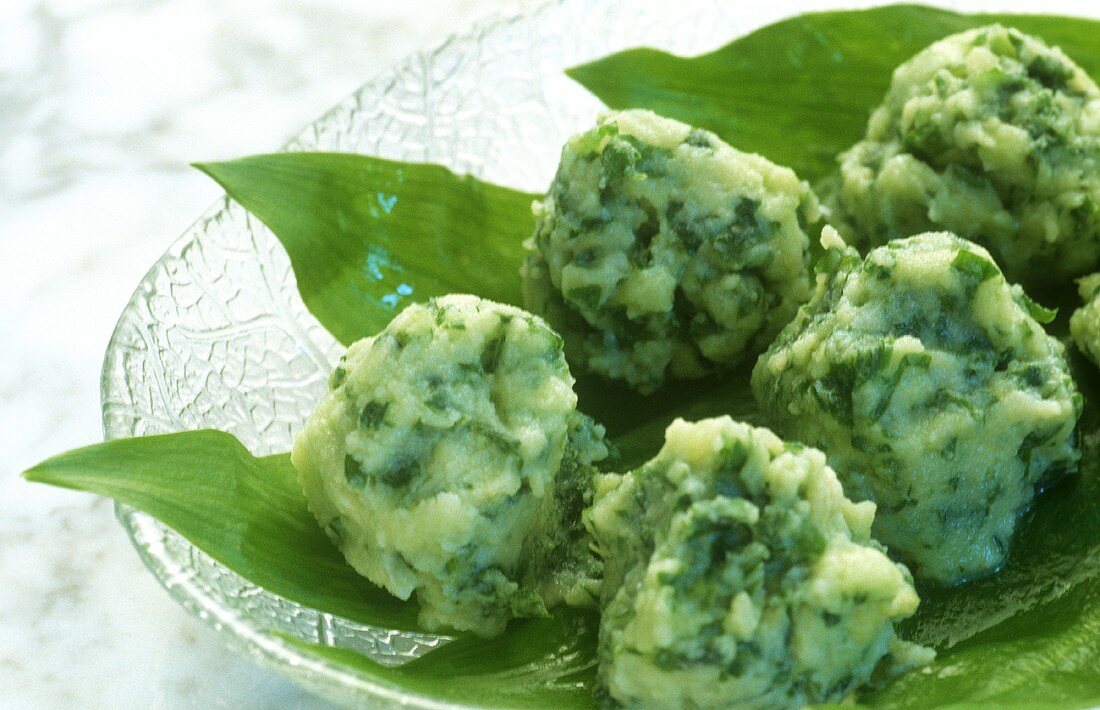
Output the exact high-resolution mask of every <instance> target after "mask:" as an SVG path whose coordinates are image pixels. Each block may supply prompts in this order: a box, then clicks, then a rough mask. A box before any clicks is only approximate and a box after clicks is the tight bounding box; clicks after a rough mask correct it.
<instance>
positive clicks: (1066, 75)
mask: <svg viewBox="0 0 1100 710" xmlns="http://www.w3.org/2000/svg"><path fill="white" fill-rule="evenodd" d="M835 202H836V206H837V208H838V209H837V215H838V217H839V219H838V222H837V226H838V227H839V228H840V229H841V231H842V233H843V234H842V236H843V237H844V238H845V239H848V240H849V241H853V240H855V241H856V242H863V243H869V244H871V245H876V244H883V243H885V242H886V241H888V240H890V239H894V238H898V237H908V236H911V235H913V234H917V233H918V232H923V231H933V230H940V229H943V230H948V231H952V232H954V233H956V234H958V235H960V236H962V237H966V238H968V239H972V240H974V241H977V242H979V243H981V244H983V245H985V246H986V247H987V248H988V249H989V251H990V252H991V253H992V254H993V256H994V257H996V259H997V261H998V263H1000V264H1001V265H1002V266H1003V267H1004V271H1005V273H1006V274H1007V275H1008V276H1009V278H1010V279H1012V280H1013V281H1019V282H1022V283H1024V284H1026V285H1028V286H1039V285H1045V284H1047V283H1049V282H1050V280H1052V279H1054V280H1061V281H1066V280H1068V279H1070V278H1072V277H1075V276H1080V275H1082V274H1086V273H1088V272H1090V271H1095V270H1096V269H1097V267H1100V89H1097V86H1096V84H1095V83H1094V82H1093V80H1092V79H1091V78H1089V77H1088V75H1086V74H1085V72H1084V71H1082V69H1081V68H1080V67H1078V66H1077V65H1076V64H1074V63H1073V61H1072V60H1070V59H1069V58H1068V57H1067V56H1066V55H1065V54H1063V53H1062V51H1061V50H1059V49H1057V48H1051V47H1048V46H1047V45H1045V44H1043V42H1042V41H1040V40H1038V39H1036V38H1034V37H1031V36H1028V35H1025V34H1023V33H1021V32H1019V31H1017V30H1014V29H1010V28H1005V27H1002V26H1000V25H992V26H989V27H981V28H978V29H974V30H970V31H968V32H963V33H960V34H957V35H952V36H950V37H947V38H946V39H943V40H941V41H939V42H936V43H935V44H933V45H931V46H930V47H928V48H927V49H925V50H923V51H921V52H920V53H918V54H917V55H916V56H914V57H913V58H912V59H910V60H909V61H907V62H905V63H904V64H902V65H901V66H899V67H898V68H897V70H895V72H894V76H893V81H892V82H891V85H890V89H889V91H888V92H887V94H886V97H885V99H884V101H883V104H882V106H880V107H879V108H877V109H876V110H875V111H874V113H873V114H872V115H871V119H870V122H869V123H868V126H867V135H866V138H865V139H864V140H863V141H861V142H860V143H857V144H856V145H855V146H854V147H852V149H851V150H849V151H848V152H846V153H844V154H843V155H842V156H841V165H840V185H839V190H838V193H837V194H836V196H835Z"/></svg>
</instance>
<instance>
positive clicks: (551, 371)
mask: <svg viewBox="0 0 1100 710" xmlns="http://www.w3.org/2000/svg"><path fill="white" fill-rule="evenodd" d="M572 385H573V378H572V377H571V376H570V374H569V369H568V367H567V365H566V363H565V358H564V355H563V353H562V344H561V339H560V337H559V336H558V335H557V334H556V333H554V332H553V331H552V330H550V329H549V328H548V327H547V326H546V324H545V323H543V321H542V320H541V319H540V318H537V317H535V316H532V315H531V314H529V313H525V312H524V311H521V310H519V309H516V308H512V307H510V306H503V305H500V304H497V303H493V302H491V301H485V300H482V299H479V298H476V297H474V296H445V297H442V298H439V299H436V300H433V301H432V302H430V303H428V304H427V305H411V306H409V307H407V308H406V309H405V310H404V311H402V312H401V313H400V314H399V315H398V316H397V317H396V318H394V320H393V321H392V322H391V323H390V324H389V325H388V326H387V327H386V328H385V329H384V330H383V331H382V332H381V333H379V334H378V335H377V336H375V337H372V338H367V339H365V340H361V341H359V342H357V343H355V344H354V345H352V346H351V347H350V348H349V349H348V353H347V355H346V356H345V358H344V359H343V360H342V362H341V364H340V366H339V367H338V368H337V369H336V371H335V372H334V373H333V375H332V379H331V380H330V388H331V391H330V392H329V394H328V395H327V396H326V397H325V399H324V401H322V402H321V404H320V405H319V407H318V408H317V411H316V412H314V414H313V415H312V416H311V417H310V419H309V421H308V423H307V425H306V427H305V428H304V430H303V431H302V432H301V433H300V434H299V435H298V437H297V439H296V440H295V445H294V451H293V455H292V456H293V462H294V465H295V467H296V468H297V470H298V473H299V476H300V480H301V483H302V487H303V489H304V490H305V493H306V498H307V499H308V501H309V505H310V510H312V512H313V513H314V515H315V516H316V517H317V520H318V522H320V524H321V525H322V527H324V528H325V530H326V531H327V532H328V533H329V535H330V537H332V539H333V540H334V541H335V542H336V544H337V545H338V546H339V547H340V549H341V550H342V551H343V553H344V556H345V557H346V558H347V560H348V562H349V563H350V564H351V565H352V567H354V568H355V569H356V570H358V571H359V572H360V573H361V574H363V575H364V576H366V577H367V578H368V579H370V580H371V581H372V582H374V583H375V584H378V585H380V586H383V587H385V588H386V589H388V590H389V591H390V592H392V593H393V594H394V595H396V596H398V597H400V598H402V599H407V598H409V596H410V595H412V594H413V593H414V592H415V593H416V596H417V599H418V600H419V602H420V607H421V612H420V621H421V623H422V624H423V625H424V626H426V627H428V628H433V629H434V628H441V627H450V628H453V629H458V630H471V631H474V632H476V633H479V634H482V635H491V634H495V633H499V632H500V631H501V630H503V628H504V625H505V623H506V622H507V621H508V619H510V618H513V617H523V616H539V615H545V614H546V610H547V608H548V607H550V606H553V605H554V604H556V603H558V602H559V601H561V600H562V599H566V600H568V601H571V602H574V603H582V604H583V603H585V602H586V601H587V602H588V603H591V601H592V595H591V594H590V592H589V588H590V587H591V585H592V584H593V582H592V579H593V577H594V576H598V574H597V572H598V570H596V569H595V566H596V565H597V564H598V563H597V562H596V561H595V560H594V558H593V557H592V555H591V553H590V552H589V550H588V539H587V536H586V534H585V533H584V531H583V527H582V526H581V524H580V511H581V509H582V508H583V507H584V506H585V505H586V504H587V499H588V498H589V497H590V495H591V487H592V479H593V475H594V469H593V468H592V463H593V462H595V461H598V460H600V459H602V458H604V457H605V456H606V455H607V449H606V447H605V446H604V444H603V440H602V437H603V429H602V427H599V426H597V425H595V424H594V423H593V422H592V421H591V420H590V419H588V418H587V417H585V416H583V415H581V414H579V413H577V411H576V404H577V397H576V395H575V394H574V393H573V388H572Z"/></svg>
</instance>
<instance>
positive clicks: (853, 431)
mask: <svg viewBox="0 0 1100 710" xmlns="http://www.w3.org/2000/svg"><path fill="white" fill-rule="evenodd" d="M826 232H827V233H829V232H831V230H828V229H827V230H826ZM829 236H830V238H831V240H832V241H831V242H829V243H830V244H831V246H833V247H835V248H833V249H830V250H829V252H828V254H829V256H828V257H827V259H829V260H831V261H833V262H834V263H833V265H832V266H834V267H835V269H836V271H835V273H833V274H822V275H821V276H820V277H819V283H818V289H817V292H816V293H815V295H814V297H813V298H812V299H811V300H810V302H809V303H808V304H807V305H806V306H804V307H803V308H802V309H801V310H800V311H799V314H798V316H797V317H796V318H795V320H794V321H792V322H791V324H790V325H788V326H787V327H786V328H785V329H784V330H783V332H782V333H780V335H779V338H778V339H777V340H776V342H775V343H774V344H773V345H772V346H771V348H770V349H769V350H768V352H766V353H765V354H764V355H763V356H761V358H760V360H759V361H758V362H757V365H756V368H755V370H754V371H753V378H752V385H753V392H754V394H755V395H756V399H757V401H758V403H759V404H760V406H761V408H762V409H763V410H764V411H765V413H766V414H767V415H768V416H769V417H770V419H771V421H772V423H773V424H774V425H775V426H776V429H777V430H778V431H779V432H781V433H782V434H783V435H784V436H785V437H788V438H790V439H794V440H796V441H801V442H803V443H805V444H808V445H811V446H816V447H818V448H820V449H822V450H823V451H825V452H826V454H827V455H828V456H829V463H830V465H832V467H833V468H834V469H836V472H837V475H838V476H839V477H840V480H841V482H842V483H843V484H844V490H845V492H846V493H847V494H848V495H849V496H851V497H852V498H853V499H855V500H873V501H875V502H876V503H877V504H878V515H877V517H876V518H875V536H876V537H877V538H878V539H879V540H881V541H882V542H883V543H884V544H886V545H887V546H888V547H889V548H890V551H891V552H892V553H896V554H897V555H898V556H899V557H900V558H901V559H903V560H905V561H906V562H907V563H908V564H909V566H910V567H911V568H912V569H913V573H914V574H915V575H917V576H918V577H925V578H930V579H934V580H938V581H941V582H946V583H953V582H959V581H962V580H965V579H967V578H971V577H975V576H978V575H981V574H984V573H986V572H990V571H993V570H995V569H997V568H998V567H999V566H1000V565H1001V564H1002V563H1003V562H1004V560H1005V557H1006V555H1007V554H1008V548H1009V544H1010V542H1011V540H1012V535H1013V531H1014V530H1015V528H1016V523H1017V521H1018V520H1019V518H1020V515H1021V513H1022V512H1023V511H1024V510H1025V509H1026V508H1027V507H1028V505H1029V504H1030V503H1031V501H1032V498H1033V497H1034V494H1035V489H1036V487H1037V486H1040V485H1041V484H1043V483H1044V482H1049V481H1051V480H1053V479H1054V478H1056V477H1057V476H1059V475H1060V474H1063V473H1065V472H1067V471H1072V470H1075V469H1076V466H1077V460H1078V458H1079V457H1080V453H1079V451H1078V448H1077V441H1076V436H1075V426H1076V423H1077V418H1078V416H1079V415H1080V413H1081V397H1080V395H1079V394H1078V392H1077V388H1076V386H1075V385H1074V383H1073V380H1072V379H1071V378H1070V375H1069V370H1068V366H1067V364H1066V360H1065V356H1064V348H1063V346H1062V344H1061V343H1059V342H1058V341H1057V340H1055V339H1054V338H1052V337H1050V336H1048V335H1047V334H1046V332H1045V331H1044V330H1043V328H1042V326H1041V325H1040V324H1039V322H1037V320H1036V318H1040V319H1042V320H1043V321H1044V322H1045V321H1048V320H1049V319H1050V318H1051V317H1052V316H1053V314H1052V313H1050V312H1049V311H1045V310H1044V309H1042V308H1041V307H1040V306H1038V305H1036V304H1035V303H1034V302H1032V301H1031V300H1030V299H1029V298H1028V297H1027V295H1026V294H1025V293H1024V292H1023V290H1022V289H1021V288H1020V287H1019V286H1010V285H1009V284H1008V283H1007V282H1006V281H1005V278H1004V276H1003V275H1002V274H1001V271H1000V269H998V268H997V266H996V264H995V263H994V262H993V260H992V259H991V258H990V256H989V253H988V252H987V251H986V250H985V249H983V248H982V247H980V246H978V245H976V244H974V243H973V242H968V241H966V240H963V239H960V238H958V237H956V236H954V235H952V234H948V233H944V232H940V233H928V234H921V235H918V236H915V237H911V238H909V239H901V240H895V241H893V242H890V243H889V244H888V245H886V246H884V247H879V248H877V249H874V250H872V251H871V252H870V253H869V254H868V255H867V258H866V259H864V260H862V261H861V260H860V259H859V256H858V255H857V254H856V253H855V251H854V250H851V249H848V250H844V249H843V244H842V243H841V242H840V240H839V239H838V238H836V235H835V232H833V233H831V234H830V235H829Z"/></svg>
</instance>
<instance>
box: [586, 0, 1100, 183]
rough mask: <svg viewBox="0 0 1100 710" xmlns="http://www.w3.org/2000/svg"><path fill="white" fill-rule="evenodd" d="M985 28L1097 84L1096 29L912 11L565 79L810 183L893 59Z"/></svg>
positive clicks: (1054, 20) (855, 15)
mask: <svg viewBox="0 0 1100 710" xmlns="http://www.w3.org/2000/svg"><path fill="white" fill-rule="evenodd" d="M991 22H1002V23H1005V24H1009V25H1013V26H1015V27H1018V28H1019V29H1020V30H1023V31H1024V32H1029V33H1032V34H1036V35H1038V36H1040V37H1042V38H1044V39H1045V40H1046V41H1047V42H1049V43H1052V44H1056V45H1060V46H1061V47H1062V49H1064V50H1065V51H1066V53H1067V54H1069V55H1070V56H1071V57H1072V58H1073V59H1075V60H1076V61H1077V62H1078V63H1079V64H1080V65H1081V67H1082V68H1084V69H1085V71H1087V72H1089V73H1090V74H1091V75H1092V76H1093V77H1098V78H1100V52H1097V51H1096V49H1097V39H1096V38H1097V36H1100V22H1096V21H1093V20H1084V19H1076V18H1068V17H1054V16H1044V15H1009V14H988V15H960V14H958V13H954V12H949V11H947V10H939V9H935V8H930V7H924V6H920V5H892V6H888V7H880V8H875V9H872V10H854V11H836V12H821V13H811V14H805V15H799V16H798V17H794V18H791V19H789V20H784V21H782V22H779V23H776V24H774V25H769V26H768V27H764V28H763V29H760V30H757V31H756V32H753V33H751V34H749V35H746V36H745V37H741V38H740V39H737V40H735V41H734V42H731V43H730V44H727V45H726V46H724V47H722V48H721V49H718V50H716V51H714V52H710V53H708V54H702V55H699V56H697V57H677V56H674V55H671V54H667V53H665V52H660V51H657V50H654V49H630V50H626V51H624V52H619V53H618V54H613V55H611V56H609V57H605V58H603V59H598V60H596V61H594V62H591V63H589V64H583V65H581V66H578V67H574V68H572V69H570V70H569V71H568V72H567V73H568V74H569V76H571V77H572V78H573V79H575V80H577V81H578V82H580V83H581V84H582V85H584V87H585V88H587V89H588V90H589V91H591V92H592V93H593V94H595V95H596V96H597V97H598V98H600V99H601V100H602V101H603V102H604V103H605V104H607V105H608V106H610V107H611V108H614V109H626V108H647V109H651V110H653V111H655V112H657V113H659V114H662V115H665V116H669V117H671V118H676V119H679V120H681V121H684V122H685V123H689V124H691V125H694V126H700V127H703V128H707V129H709V130H711V131H714V132H715V133H717V134H718V135H719V136H721V137H722V138H723V139H725V140H726V141H728V142H729V143H731V144H732V145H733V146H735V147H737V148H739V149H741V150H746V151H750V152H754V153H760V154H762V155H764V156H766V157H768V158H770V159H771V160H774V161H775V162H777V163H780V164H782V165H789V166H790V167H792V168H794V170H795V172H797V173H798V174H799V176H801V177H802V178H804V179H808V180H816V179H818V178H821V177H824V176H825V175H826V174H827V173H829V172H830V171H831V170H832V168H833V166H834V164H835V158H836V154H837V153H838V152H840V151H842V150H844V149H846V148H848V147H849V146H851V145H852V144H853V143H855V142H856V141H857V140H859V139H860V138H861V137H862V135H863V132H864V129H865V127H866V123H867V117H868V115H869V113H870V111H871V109H872V108H874V107H875V106H877V105H878V104H879V103H880V102H881V101H882V97H883V94H884V93H885V92H886V88H887V86H889V83H890V75H891V73H892V72H893V70H894V68H895V67H897V66H898V64H900V63H901V62H903V61H905V60H906V59H908V58H909V57H911V56H913V55H914V54H916V53H917V52H918V51H920V50H921V49H923V48H924V47H926V46H927V45H928V44H930V43H932V42H934V41H935V40H937V39H940V38H942V37H945V36H947V35H949V34H954V33H955V32H961V31H962V30H966V29H969V28H971V27H978V26H980V25H984V24H989V23H991Z"/></svg>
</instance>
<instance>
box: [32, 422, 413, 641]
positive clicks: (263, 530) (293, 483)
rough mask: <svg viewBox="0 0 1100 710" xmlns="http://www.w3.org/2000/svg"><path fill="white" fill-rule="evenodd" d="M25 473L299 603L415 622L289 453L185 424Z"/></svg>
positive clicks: (390, 622) (356, 616)
mask: <svg viewBox="0 0 1100 710" xmlns="http://www.w3.org/2000/svg"><path fill="white" fill-rule="evenodd" d="M23 475H24V477H25V478H26V479H27V480H29V481H35V482H38V483H48V484H50V485H54V486H62V487H64V488H75V489H77V490H82V491H88V492H90V493H97V494H99V495H102V496H108V497H110V498H114V499H115V500H117V501H120V502H122V503H125V504H126V505H130V506H133V507H135V508H137V509H138V510H142V511H144V512H146V513H149V514H150V515H152V516H153V517H155V518H157V519H158V520H160V521H161V522H163V523H164V524H166V525H167V526H168V527H170V528H172V529H173V530H175V531H176V532H178V533H179V534H180V535H182V536H183V537H185V538H187V539H188V540H189V541H191V543H192V544H194V545H195V547H197V548H199V549H200V550H202V551H203V552H205V553H206V554H208V555H210V556H211V557H213V558H214V559H215V560H217V561H218V562H221V563H222V564H223V565H225V566H226V567H228V568H229V569H231V570H233V571H234V572H236V573H237V574H239V575H241V576H242V577H244V578H245V579H247V580H249V581H250V582H252V583H253V584H256V585H258V586H260V587H263V588H264V589H267V590H269V591H271V592H274V593H275V594H279V595H281V596H284V597H286V598H287V599H290V600H293V601H296V602H298V603H299V604H304V605H305V606H309V607H312V608H314V609H318V610H320V611H327V612H329V613H332V614H337V615H339V616H344V617H347V618H348V619H352V620H354V621H358V622H361V623H364V624H371V625H375V626H382V627H385V628H395V629H405V630H407V629H416V628H417V626H416V613H417V609H416V605H415V604H413V603H411V602H402V601H401V600H399V599H397V598H396V597H393V596H391V595H390V594H389V593H387V592H385V591H383V590H382V589H379V588H378V587H375V586H374V585H372V584H371V583H370V582H368V581H367V580H366V579H365V578H363V577H361V576H360V575H359V574H358V573H356V572H355V570H353V569H352V568H351V567H349V566H348V564H347V562H345V561H344V557H343V555H341V554H340V551H339V550H337V549H336V547H335V546H334V545H333V544H332V543H331V542H330V541H329V540H328V538H327V537H325V534H324V532H323V531H322V530H321V528H320V527H318V525H317V521H316V520H315V519H314V517H313V515H311V514H310V512H309V510H308V509H307V508H306V501H305V497H304V496H303V495H302V489H301V488H300V487H299V485H298V480H297V474H296V473H295V471H294V467H293V466H291V464H290V456H289V455H287V454H280V455H276V456H263V457H256V456H253V455H252V454H250V453H249V452H248V450H247V449H245V447H244V446H242V445H241V443H240V442H239V441H237V439H236V438H234V437H233V436H232V435H230V434H226V433H224V432H220V431H213V430H203V431H185V432H179V433H177V434H164V435H160V436H145V437H138V438H134V439H115V440H113V441H107V442H104V443H102V444H96V445H94V446H88V447H85V448H82V449H75V450H73V451H69V452H68V453H64V454H61V455H60V456H55V457H53V458H51V459H48V460H46V461H44V462H42V463H40V464H38V465H37V466H35V467H34V468H32V469H30V470H28V471H26V472H25V473H24V474H23Z"/></svg>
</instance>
